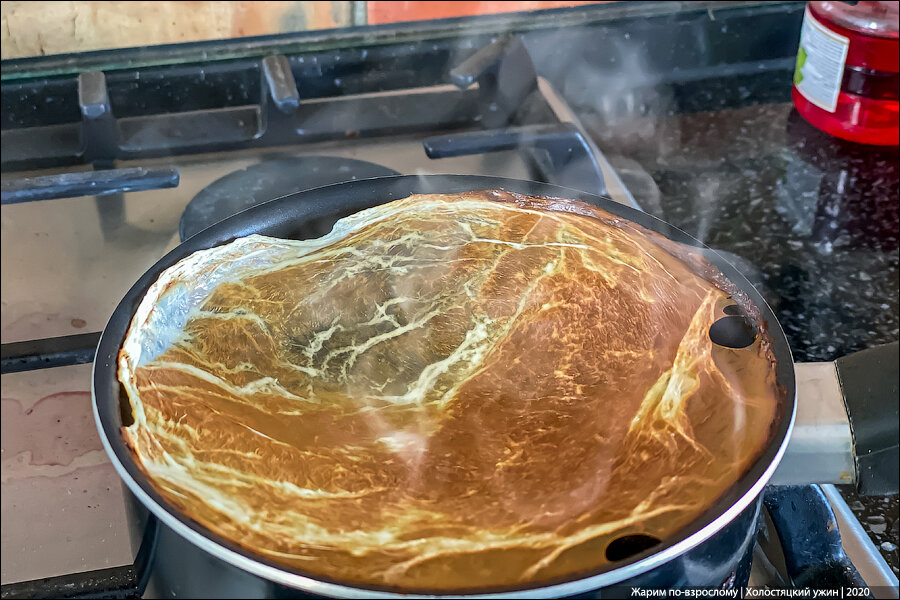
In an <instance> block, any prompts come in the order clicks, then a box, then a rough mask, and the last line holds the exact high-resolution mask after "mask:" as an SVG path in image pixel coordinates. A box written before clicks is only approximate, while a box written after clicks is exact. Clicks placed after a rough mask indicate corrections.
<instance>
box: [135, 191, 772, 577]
mask: <svg viewBox="0 0 900 600" xmlns="http://www.w3.org/2000/svg"><path fill="white" fill-rule="evenodd" d="M716 281H718V283H716ZM723 281H724V278H723V277H722V276H721V274H719V273H718V272H717V270H716V269H715V268H714V267H713V266H712V265H710V264H709V263H708V262H706V261H705V259H703V258H702V257H700V256H699V255H698V254H696V253H695V252H694V251H692V250H690V249H688V248H684V247H682V246H680V245H678V244H676V243H674V242H671V241H669V240H667V239H665V238H664V237H662V236H660V235H658V234H656V233H654V232H651V231H649V230H646V229H644V228H642V227H640V226H638V225H635V224H633V223H631V222H628V221H625V220H623V219H621V218H619V217H616V216H614V215H612V214H610V213H607V212H605V211H603V210H601V209H599V208H595V207H592V206H589V205H587V204H583V203H579V202H575V201H570V200H562V199H552V198H538V197H526V196H519V195H515V194H510V193H507V192H499V191H485V192H471V193H465V194H457V195H414V196H410V197H408V198H405V199H402V200H397V201H394V202H390V203H388V204H384V205H380V206H377V207H375V208H371V209H368V210H364V211H362V212H360V213H357V214H355V215H352V216H350V217H347V218H345V219H342V220H341V221H339V222H338V223H337V224H336V225H335V227H334V229H333V230H332V232H331V233H329V234H328V235H326V236H324V237H322V238H318V239H315V240H304V241H296V240H283V239H274V238H268V237H264V236H259V235H251V236H248V237H245V238H240V239H237V240H235V241H233V242H231V243H228V244H225V245H223V246H219V247H216V248H212V249H209V250H203V251H199V252H196V253H194V254H192V255H191V256H189V257H187V258H185V259H184V260H182V261H181V262H179V263H177V264H176V265H174V266H173V267H171V268H169V269H168V270H166V271H165V272H164V273H163V274H162V276H161V277H160V278H159V280H158V281H157V282H156V283H155V284H154V285H153V286H152V287H151V288H150V290H149V291H148V292H147V294H146V296H145V297H144V299H143V301H142V302H141V304H140V305H139V307H138V310H137V312H136V314H135V317H134V319H133V321H132V324H131V327H130V329H129V331H128V334H127V337H126V340H125V343H124V344H123V347H122V349H121V351H120V354H119V379H120V381H121V383H122V384H123V386H124V388H125V389H126V391H127V395H128V398H129V401H130V404H131V409H132V412H133V415H134V422H133V423H132V424H130V425H129V426H127V427H124V428H123V429H122V434H123V436H124V438H125V440H126V442H127V444H128V446H129V447H130V448H131V450H132V451H133V453H134V456H135V459H136V461H137V464H138V465H139V467H140V468H141V469H142V470H143V472H144V473H145V474H146V475H147V476H148V478H149V481H150V482H151V484H152V485H153V487H154V488H155V489H156V491H157V492H158V493H159V494H160V495H161V496H162V497H163V498H164V499H165V500H166V501H167V502H168V503H169V504H171V505H172V506H173V507H174V508H176V509H177V510H179V511H181V512H182V513H183V514H185V515H187V516H188V517H190V518H191V519H193V520H195V521H196V522H198V523H200V524H201V525H203V526H204V527H206V528H208V529H209V530H211V531H212V532H214V533H216V534H218V535H220V536H222V537H224V538H226V539H229V540H232V541H233V542H234V543H236V544H238V545H240V546H242V547H243V548H246V549H247V550H250V551H252V552H253V553H256V554H258V555H260V556H263V557H265V558H267V559H269V560H271V561H275V562H277V563H278V564H281V565H284V566H285V567H286V568H287V569H293V570H297V571H300V572H303V573H307V574H313V575H319V576H323V577H327V578H329V579H334V580H340V581H344V582H347V583H351V584H356V585H363V586H365V585H369V586H392V587H399V588H402V589H407V590H410V591H415V590H441V591H452V590H459V589H473V588H479V587H494V586H503V585H523V584H530V583H535V584H538V583H540V582H542V581H547V580H551V579H556V578H560V577H566V576H571V575H574V574H577V573H580V572H584V571H586V570H594V569H597V568H601V567H603V566H604V565H607V564H610V563H611V562H612V563H614V562H615V561H616V560H622V559H624V558H627V556H629V555H630V554H629V552H631V553H633V552H632V551H631V550H628V549H629V548H632V546H633V547H635V548H638V550H635V551H639V550H644V549H646V548H649V547H651V546H652V544H651V543H649V542H647V541H646V540H665V539H666V538H667V537H669V536H671V535H673V534H674V533H676V532H677V531H678V530H679V529H680V528H682V527H683V526H685V525H686V524H687V523H689V522H690V521H692V520H693V519H694V518H696V517H697V516H698V515H699V514H700V513H701V512H703V511H704V510H705V509H707V508H708V507H709V506H710V505H711V504H712V503H713V502H714V501H715V499H716V498H718V497H719V496H720V495H721V494H722V493H723V492H724V491H725V490H726V489H727V488H728V487H729V486H731V485H732V484H733V483H734V482H735V481H736V480H737V479H738V478H739V477H740V476H741V475H742V474H743V473H744V472H745V471H746V469H747V468H748V467H749V465H750V464H752V462H753V461H754V459H755V458H756V457H758V456H759V454H760V453H761V452H762V450H763V448H764V447H765V445H766V443H767V441H768V439H769V435H770V425H771V423H772V421H773V419H774V416H775V411H776V406H777V402H778V397H779V392H778V388H777V386H776V382H775V375H774V359H773V356H772V353H771V350H770V347H769V339H768V337H767V334H766V333H765V330H764V328H763V327H760V326H758V327H757V328H756V330H757V331H758V334H757V335H756V336H755V338H754V339H753V340H752V342H751V343H750V344H749V345H747V346H746V347H742V348H731V347H728V346H722V345H719V344H716V343H713V341H712V340H711V339H710V328H711V327H712V326H713V324H714V323H715V322H716V321H717V320H719V319H721V318H722V317H723V316H725V314H726V313H725V312H723V309H724V308H725V307H727V306H731V305H734V300H733V299H732V294H731V293H730V292H729V291H727V289H723V288H724V287H725V286H723V285H722V282H723ZM735 298H737V295H735ZM744 309H745V313H746V314H747V315H753V314H756V312H755V310H754V308H753V307H752V306H750V305H749V304H747V303H746V302H745V305H744ZM729 310H732V309H729ZM616 540H625V541H624V542H623V541H619V542H616V544H615V545H613V546H612V547H610V545H611V544H613V542H615V541H616ZM635 540H637V541H638V542H640V543H631V542H633V541H635Z"/></svg>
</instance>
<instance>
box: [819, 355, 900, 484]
mask: <svg viewBox="0 0 900 600" xmlns="http://www.w3.org/2000/svg"><path fill="white" fill-rule="evenodd" d="M898 358H900V356H898V343H897V342H894V343H892V344H885V345H883V346H876V347H874V348H869V349H868V350H861V351H859V352H854V353H853V354H849V355H847V356H844V357H842V358H839V359H837V360H836V361H835V366H836V367H837V374H838V378H839V379H840V382H841V392H842V393H843V397H844V405H845V406H846V407H847V414H848V415H849V417H850V429H851V431H852V432H853V446H854V455H855V457H856V485H857V487H858V488H859V493H860V494H863V495H882V494H896V493H897V492H898V487H900V485H898V479H900V476H898V465H900V460H898V458H900V448H898V438H900V425H898V412H900V411H898V406H900V392H898V379H900V375H898V366H897V364H898Z"/></svg>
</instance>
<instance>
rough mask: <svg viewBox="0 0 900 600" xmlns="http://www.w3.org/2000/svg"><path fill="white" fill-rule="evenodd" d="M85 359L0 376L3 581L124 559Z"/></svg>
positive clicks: (122, 529)
mask: <svg viewBox="0 0 900 600" xmlns="http://www.w3.org/2000/svg"><path fill="white" fill-rule="evenodd" d="M90 378H91V365H77V366H72V367H60V368H56V369H41V370H38V371H30V372H25V373H13V374H7V375H3V376H2V378H0V383H2V468H0V472H2V476H0V487H2V493H0V497H2V533H0V543H2V569H0V570H2V582H3V583H4V584H6V583H12V582H17V581H27V580H31V579H38V578H42V577H53V576H56V575H65V574H68V573H75V572H80V571H88V570H93V569H102V568H106V567H116V566H120V565H123V564H130V563H131V562H132V561H133V554H132V551H131V545H130V542H129V537H128V527H127V521H126V516H125V505H124V501H123V495H122V486H121V483H120V481H119V478H118V475H116V472H115V470H114V469H113V467H112V465H111V464H110V462H109V460H108V458H107V456H106V453H105V452H104V451H103V448H102V447H101V445H100V439H99V436H98V435H97V431H96V428H95V426H94V418H93V413H92V410H91V395H90Z"/></svg>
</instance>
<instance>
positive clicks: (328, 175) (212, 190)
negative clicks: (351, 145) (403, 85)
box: [178, 156, 400, 241]
mask: <svg viewBox="0 0 900 600" xmlns="http://www.w3.org/2000/svg"><path fill="white" fill-rule="evenodd" d="M399 174H400V173H398V172H397V171H394V170H393V169H389V168H387V167H383V166H381V165H378V164H375V163H372V162H367V161H364V160H356V159H353V158H342V157H338V156H302V157H299V156H298V157H292V158H279V159H274V160H265V159H264V160H263V162H260V163H258V164H255V165H251V166H249V167H247V168H246V169H242V170H240V171H234V172H232V173H229V174H228V175H226V176H224V177H222V178H220V179H217V180H215V181H213V182H212V183H211V184H209V185H208V186H206V187H205V188H203V189H202V190H200V193H199V194H197V195H196V196H194V198H193V199H192V200H191V201H190V202H189V203H188V205H187V208H186V209H185V210H184V213H183V214H182V215H181V222H180V224H179V226H178V235H179V236H180V237H181V240H182V241H184V240H186V239H187V238H189V237H191V236H193V235H194V234H196V233H199V232H200V231H202V230H204V229H206V228H207V227H210V226H211V225H215V224H216V223H218V222H219V221H222V220H224V219H226V218H228V217H230V216H231V215H234V214H237V213H239V212H241V211H243V210H246V209H248V208H250V207H251V206H256V205H257V204H261V203H263V202H267V201H269V200H274V199H275V198H280V197H281V196H286V195H287V194H292V193H294V192H299V191H302V190H309V189H312V188H317V187H322V186H323V185H331V184H332V183H341V182H344V181H353V180H356V179H369V178H371V177H385V176H388V175H399Z"/></svg>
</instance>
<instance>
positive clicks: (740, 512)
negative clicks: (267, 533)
mask: <svg viewBox="0 0 900 600" xmlns="http://www.w3.org/2000/svg"><path fill="white" fill-rule="evenodd" d="M486 189H503V190H507V191H510V192H517V193H520V194H527V195H536V196H550V197H560V198H571V199H575V200H580V201H583V202H587V203H589V204H593V205H595V206H598V207H600V208H602V209H604V210H606V211H608V212H610V213H612V214H615V215H618V216H620V217H622V218H625V219H628V220H630V221H633V222H635V223H638V224H640V225H642V226H644V227H646V228H648V229H651V230H653V231H656V232H657V233H660V234H662V235H664V236H665V237H667V238H669V239H671V240H673V241H676V242H679V243H681V244H685V245H687V246H692V247H694V248H696V249H697V251H698V252H700V253H702V254H703V255H705V257H706V258H707V259H708V260H709V261H710V262H712V263H713V264H715V265H716V266H717V267H718V268H719V270H720V271H721V272H722V273H723V274H724V275H725V276H726V277H727V278H728V279H729V280H731V282H733V283H734V284H735V285H736V286H737V287H738V288H740V289H741V290H742V291H743V292H744V293H746V295H747V296H748V297H749V298H750V300H751V301H752V302H753V303H754V304H755V305H756V307H757V308H758V310H759V315H760V318H761V320H762V322H763V323H765V326H766V327H767V328H768V332H769V334H770V335H771V348H772V352H773V354H774V356H775V359H776V367H775V371H776V372H775V375H776V380H777V383H778V384H779V385H780V386H781V387H782V388H783V390H784V391H785V393H784V394H783V397H782V398H781V399H780V401H779V402H780V405H779V407H778V410H777V416H776V419H775V422H774V423H773V424H772V429H771V437H770V441H769V443H768V445H767V446H766V448H765V449H764V451H763V452H762V453H761V455H760V456H759V458H758V459H757V460H756V461H755V462H754V463H753V464H752V465H751V466H750V467H749V469H748V470H747V471H746V473H744V475H743V476H742V477H741V478H740V479H739V480H738V481H737V482H735V483H734V485H732V486H731V487H730V488H729V489H728V490H727V491H726V492H725V493H724V494H723V495H722V496H721V497H720V498H718V500H717V501H716V502H715V503H714V504H713V505H711V506H710V507H709V508H708V510H706V511H705V512H704V513H703V514H702V515H700V516H699V517H698V518H696V519H695V520H694V521H693V522H691V523H690V524H689V525H687V526H686V527H684V528H683V529H681V530H680V531H679V532H678V533H677V534H676V535H673V536H671V537H669V538H668V539H665V540H662V541H661V542H660V543H659V544H657V545H655V546H653V547H652V548H649V549H646V550H644V551H642V552H638V553H636V554H634V555H632V556H629V557H627V558H625V559H623V560H621V561H619V562H617V563H615V564H606V565H604V566H603V567H602V568H598V569H596V570H594V571H590V572H585V573H580V574H576V575H573V576H569V577H566V578H565V579H560V580H553V581H542V582H540V583H533V584H530V585H524V586H518V587H515V586H505V587H502V588H500V587H497V588H490V589H471V590H463V591H458V590H455V591H454V592H453V593H452V595H453V597H460V596H490V597H498V598H500V597H510V598H513V597H515V598H521V597H526V596H528V597H559V596H565V595H571V594H581V593H585V592H590V591H594V590H598V589H601V588H605V587H609V586H614V585H638V584H640V585H655V586H669V585H721V584H722V583H723V582H725V583H727V580H728V579H729V578H731V580H732V581H733V580H734V577H735V572H736V571H735V569H737V568H738V567H737V565H738V564H739V563H740V560H741V558H742V557H744V556H746V555H747V553H748V552H749V551H750V548H751V547H752V542H753V539H754V538H755V532H756V528H757V526H758V520H759V519H758V515H759V511H760V503H761V492H762V490H763V487H764V486H765V485H766V484H767V482H768V481H769V480H770V478H771V477H772V475H773V473H774V472H775V470H776V467H777V466H778V464H779V462H780V460H781V458H782V456H783V455H784V453H785V450H786V448H787V445H788V440H789V438H790V435H791V431H792V427H793V425H794V420H795V414H796V399H797V389H796V381H795V370H794V363H793V360H792V357H791V350H790V347H789V345H788V342H787V339H786V338H785V335H784V332H783V331H782V329H781V327H780V325H779V324H778V321H777V319H776V318H775V315H774V314H773V312H772V310H771V309H770V308H769V306H768V305H767V304H766V302H765V300H764V299H763V298H762V296H761V295H760V294H759V293H758V292H757V290H755V289H754V288H753V286H752V285H751V284H750V283H749V282H748V281H747V280H746V278H745V277H744V276H743V275H741V273H739V272H738V271H737V270H736V269H735V268H734V267H733V266H731V265H730V264H729V263H728V262H726V261H725V260H724V259H722V258H721V257H720V256H719V255H718V254H716V253H715V252H714V251H712V250H710V249H708V248H706V247H705V246H704V245H703V244H702V243H700V242H699V241H698V240H696V239H694V238H692V237H691V236H689V235H687V234H686V233H684V232H683V231H681V230H679V229H677V228H675V227H673V226H671V225H669V224H667V223H665V222H664V221H661V220H659V219H657V218H655V217H653V216H650V215H648V214H645V213H643V212H640V211H638V210H634V209H632V208H629V207H626V206H623V205H621V204H618V203H617V202H615V201H613V200H611V199H609V198H603V197H599V196H594V195H591V194H587V193H584V192H579V191H576V190H571V189H567V188H561V187H558V186H553V185H548V184H543V183H536V182H531V181H519V180H513V179H504V178H495V177H481V176H461V175H427V176H396V177H380V178H374V179H366V180H358V181H352V182H347V183H341V184H337V185H331V186H326V187H322V188H316V189H312V190H307V191H303V192H298V193H295V194H291V195H288V196H284V197H281V198H278V199H275V200H272V201H270V202H266V203H264V204H260V205H258V206H255V207H252V208H250V209H247V210H245V211H243V212H241V213H239V214H237V215H234V216H232V217H230V218H228V219H226V220H224V221H222V222H220V223H217V224H216V225H213V226H212V227H209V228H208V229H205V230H203V231H201V232H200V233H198V234H196V235H195V236H193V237H191V238H189V239H187V240H186V241H185V242H183V243H182V244H181V245H179V246H178V247H177V248H175V249H174V250H172V251H171V252H170V253H168V254H167V255H166V256H164V257H163V258H162V259H160V260H159V262H157V263H156V264H155V265H154V266H153V267H152V268H151V269H150V270H149V271H147V272H146V273H145V274H144V275H143V276H142V277H141V278H140V279H139V280H138V281H137V283H135V285H134V286H133V287H132V288H131V289H130V290H129V291H128V293H127V294H126V295H125V297H124V298H123V299H122V301H121V302H120V303H119V305H118V307H117V308H116V309H115V311H114V312H113V314H112V317H111V318H110V320H109V323H108V324H107V326H106V329H105V330H104V331H103V335H102V337H101V339H100V343H99V347H98V350H97V356H96V360H95V362H94V372H93V386H92V392H93V406H94V413H95V418H96V422H97V426H98V429H99V432H100V437H101V440H102V442H103V445H104V447H105V449H106V451H107V453H108V454H109V456H110V459H111V461H112V463H113V465H114V466H115V468H116V470H117V471H118V473H119V475H120V476H121V477H122V480H123V481H124V482H125V484H126V486H127V488H128V490H129V491H130V492H131V493H132V494H133V495H134V497H135V498H136V499H137V501H138V502H139V503H140V505H142V506H143V507H146V509H148V510H149V511H150V513H152V514H153V515H154V516H155V517H156V518H157V519H158V520H159V522H160V523H161V525H162V526H163V527H164V528H165V529H166V530H167V531H169V530H170V531H171V532H174V533H175V534H177V536H178V538H181V539H179V540H178V541H177V542H176V545H177V544H180V546H179V548H180V550H179V552H180V553H182V556H179V557H177V558H176V557H171V556H169V557H168V559H166V557H165V556H161V557H159V558H160V559H162V560H169V562H171V561H178V562H179V563H181V566H182V567H184V569H183V570H187V571H189V576H190V577H193V578H195V579H202V578H203V577H204V576H206V577H209V578H212V579H216V580H218V581H220V582H221V581H222V578H223V577H224V575H223V573H226V572H231V571H234V572H236V573H239V574H240V576H241V577H247V578H250V579H251V580H253V581H260V582H263V583H265V584H266V586H268V587H265V591H264V592H263V593H273V592H272V590H273V589H277V590H281V592H280V593H282V594H283V593H286V592H285V590H287V593H292V592H293V593H295V594H296V593H301V591H304V592H308V593H312V594H319V595H326V596H337V597H371V596H372V595H373V594H376V595H378V596H379V597H414V596H417V595H418V596H421V595H425V596H432V597H433V596H440V595H441V594H440V592H439V591H436V590H417V591H416V594H412V593H408V591H404V590H400V589H395V588H375V587H369V588H363V587H360V586H358V585H354V584H349V583H347V582H341V581H336V580H329V579H327V578H323V577H321V576H315V575H312V574H308V573H303V572H301V571H296V570H288V569H286V568H285V567H283V566H279V565H278V564H277V563H274V562H272V561H269V560H268V559H267V558H265V557H263V556H260V555H257V554H254V553H252V552H251V551H249V550H247V549H244V548H241V547H239V546H237V545H236V544H234V543H232V542H230V541H229V540H227V539H224V538H222V537H220V536H217V535H216V534H214V533H213V532H211V531H210V530H208V529H206V528H205V527H203V526H201V525H200V524H198V523H196V522H194V521H193V520H191V519H190V518H189V517H187V516H185V515H184V514H181V513H180V512H179V511H178V510H176V509H175V508H173V507H172V506H171V505H169V504H168V503H167V502H166V501H165V500H164V499H163V498H162V497H161V496H160V495H159V494H157V493H156V491H155V490H154V488H153V487H152V486H151V485H150V483H149V481H148V479H147V477H146V476H145V475H144V473H143V472H142V471H141V470H140V469H139V468H138V466H137V465H136V463H135V461H134V459H133V457H132V454H131V451H130V450H129V449H128V447H127V446H126V445H125V443H124V441H123V438H122V436H121V434H120V428H121V427H122V426H123V419H124V420H125V421H124V422H125V423H126V424H127V420H128V419H129V416H130V409H129V405H128V401H127V399H126V397H125V395H124V394H123V392H122V390H121V389H120V384H119V382H118V380H117V376H116V369H117V354H118V351H119V348H120V346H121V344H122V342H123V341H124V339H125V335H126V333H127V330H128V328H129V326H130V323H131V319H132V316H133V314H134V312H135V310H136V309H137V306H138V304H139V303H140V301H141V299H142V298H143V296H144V294H145V293H146V291H147V289H148V288H149V287H150V286H151V285H152V284H153V283H154V282H155V281H156V280H157V279H158V277H159V276H160V274H161V273H162V272H163V271H164V270H165V269H167V268H168V267H170V266H172V265H174V264H175V263H177V262H178V261H179V260H181V259H183V258H185V257H187V256H188V255H190V254H192V253H193V252H196V251H198V250H202V249H207V248H211V247H214V246H217V245H220V244H224V243H227V242H229V241H231V240H233V239H235V238H238V237H242V236H246V235H250V234H253V233H257V234H263V235H268V236H273V237H280V238H292V239H305V238H313V237H319V236H321V235H324V234H325V233H327V232H328V231H330V230H331V227H332V226H333V224H334V223H335V221H337V220H338V219H340V218H342V217H345V216H348V215H350V214H353V213H355V212H358V211H360V210H362V209H366V208H370V207H372V206H376V205H378V204H382V203H386V202H390V201H392V200H396V199H400V198H405V197H407V196H409V195H410V194H429V193H459V192H466V191H472V190H486ZM723 316H724V315H723ZM894 353H895V355H896V345H894ZM894 360H896V359H894ZM895 364H896V363H895ZM895 381H896V379H895ZM893 385H894V386H895V389H896V382H895V383H894V384H893ZM894 403H895V404H896V391H895V392H894ZM893 410H894V411H895V412H896V408H893ZM889 411H890V408H889V409H888V412H889ZM894 422H895V423H896V417H894ZM895 427H896V425H895ZM888 438H890V434H888ZM893 443H894V444H895V445H896V434H894V442H893ZM894 460H895V461H896V458H894ZM887 485H888V486H890V485H893V486H894V488H895V489H896V485H897V484H896V468H895V469H894V480H893V482H889V483H888V484H887ZM187 551H193V552H197V553H199V554H200V555H201V556H202V559H201V560H199V561H198V562H196V564H197V565H205V564H209V563H210V561H214V562H215V564H217V565H219V566H218V567H217V569H218V570H214V571H212V572H207V573H206V575H204V573H202V572H198V569H200V568H201V567H197V566H193V567H190V568H188V567H186V565H190V564H192V563H191V562H190V560H189V559H187V558H185V556H184V555H183V554H184V552H187ZM698 562H700V563H703V564H704V565H705V567H704V568H705V571H704V572H705V573H706V575H703V576H700V575H698V574H697V573H698V571H700V570H698V569H697V568H696V564H697V563H698ZM229 565H230V566H229ZM692 565H693V568H692ZM232 567H236V569H233V568H232ZM172 568H173V566H172V565H171V564H170V565H169V570H170V571H171V569H172ZM223 568H224V569H225V570H223ZM704 577H705V579H704ZM710 578H712V580H710ZM235 585H237V584H235ZM242 585H243V584H242ZM175 587H178V586H175ZM242 589H244V592H245V593H248V592H247V590H246V588H242ZM260 589H263V588H260ZM175 591H176V590H175V588H173V589H172V592H171V593H175ZM207 593H209V588H207ZM248 595H249V593H248Z"/></svg>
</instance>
